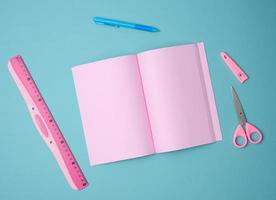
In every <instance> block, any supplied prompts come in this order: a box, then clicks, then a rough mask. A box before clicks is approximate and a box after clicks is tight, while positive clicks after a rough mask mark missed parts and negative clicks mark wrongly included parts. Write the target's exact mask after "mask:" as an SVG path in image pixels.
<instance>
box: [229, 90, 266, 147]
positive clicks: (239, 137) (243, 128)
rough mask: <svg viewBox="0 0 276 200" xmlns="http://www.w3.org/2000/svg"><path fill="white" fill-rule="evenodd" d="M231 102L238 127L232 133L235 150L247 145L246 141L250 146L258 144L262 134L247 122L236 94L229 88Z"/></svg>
mask: <svg viewBox="0 0 276 200" xmlns="http://www.w3.org/2000/svg"><path fill="white" fill-rule="evenodd" d="M231 90H232V96H233V102H234V106H235V109H236V113H237V116H238V120H239V125H238V127H237V128H236V130H235V132H234V137H233V144H234V145H235V146H236V147H237V148H243V147H245V146H246V145H247V143H248V141H249V142H250V143H252V144H258V143H260V142H261V141H262V139H263V134H262V132H261V131H260V130H259V129H258V128H257V127H255V126H254V125H253V124H251V123H249V122H247V120H246V117H245V114H244V112H243V108H242V105H241V102H240V100H239V97H238V95H237V92H236V91H235V89H234V88H233V87H231Z"/></svg>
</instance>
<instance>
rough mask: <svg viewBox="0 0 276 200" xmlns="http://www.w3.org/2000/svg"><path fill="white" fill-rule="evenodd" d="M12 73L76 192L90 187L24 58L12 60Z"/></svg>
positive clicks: (43, 136)
mask: <svg viewBox="0 0 276 200" xmlns="http://www.w3.org/2000/svg"><path fill="white" fill-rule="evenodd" d="M8 68H9V71H10V73H11V75H12V77H13V79H14V80H15V82H16V84H17V86H18V88H19V90H20V92H21V94H22V96H23V98H24V100H25V102H26V104H27V107H28V110H29V112H30V115H31V117H32V119H33V122H34V124H35V125H36V127H37V129H38V131H39V133H40V135H41V137H42V138H43V140H44V141H45V143H46V144H47V145H48V147H49V148H50V150H51V152H52V153H53V155H54V157H55V159H56V160H57V162H58V164H59V166H60V168H61V170H62V172H63V173H64V175H65V177H66V179H67V181H68V183H69V184H70V186H71V187H72V188H73V189H75V190H82V189H84V188H85V187H87V186H88V182H87V181H86V179H85V177H84V175H83V173H82V171H81V169H80V167H79V165H78V163H77V161H76V159H75V157H74V155H73V153H72V152H71V150H70V148H69V146H68V144H67V142H66V141H65V138H64V137H63V135H62V133H61V131H60V129H59V127H58V125H57V123H56V122H55V120H54V118H53V116H52V114H51V112H50V110H49V108H48V106H47V104H46V103H45V101H44V99H43V97H42V95H41V94H40V91H39V89H38V88H37V86H36V84H35V82H34V80H33V78H32V76H31V74H30V72H29V71H28V69H27V66H26V65H25V63H24V61H23V59H22V57H21V56H14V57H13V58H11V59H10V60H9V64H8Z"/></svg>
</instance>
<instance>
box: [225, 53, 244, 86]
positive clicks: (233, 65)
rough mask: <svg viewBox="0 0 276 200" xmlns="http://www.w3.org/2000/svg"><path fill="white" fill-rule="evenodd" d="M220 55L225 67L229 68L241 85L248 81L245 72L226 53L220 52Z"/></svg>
mask: <svg viewBox="0 0 276 200" xmlns="http://www.w3.org/2000/svg"><path fill="white" fill-rule="evenodd" d="M220 55H221V57H222V59H223V60H224V62H225V63H226V65H227V66H228V67H229V69H230V70H231V71H232V73H233V74H234V75H235V77H236V78H237V79H238V80H239V81H240V82H241V83H243V82H244V81H246V80H247V79H248V76H247V75H246V74H245V72H244V71H243V70H242V69H241V68H240V66H239V65H237V63H236V62H235V61H234V60H233V59H232V58H231V57H230V56H229V55H228V54H227V53H226V52H221V53H220Z"/></svg>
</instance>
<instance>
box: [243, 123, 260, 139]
mask: <svg viewBox="0 0 276 200" xmlns="http://www.w3.org/2000/svg"><path fill="white" fill-rule="evenodd" d="M246 134H247V138H248V140H249V142H250V143H252V144H258V143H260V142H261V141H262V139H263V134H262V132H261V131H260V130H259V129H258V128H257V127H255V126H254V125H252V124H250V123H248V122H247V123H246ZM253 134H257V135H258V138H257V139H256V140H254V139H252V135H253Z"/></svg>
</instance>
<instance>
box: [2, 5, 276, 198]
mask: <svg viewBox="0 0 276 200" xmlns="http://www.w3.org/2000/svg"><path fill="white" fill-rule="evenodd" d="M93 16H103V17H110V18H114V19H121V20H126V21H131V22H137V23H142V24H146V25H152V26H156V27H157V28H160V30H161V32H159V33H147V32H142V31H136V30H131V29H123V28H120V29H116V28H112V27H106V26H98V25H95V24H93V23H92V22H91V19H92V17H93ZM275 19H276V1H272V0H271V1H269V0H267V1H249V0H248V1H247V0H245V1H240V0H234V1H219V0H217V1H215V0H210V1H204V0H202V1H198V0H195V1H180V0H179V1H176V0H175V1H173V0H167V1H165V0H164V1H157V0H156V1H148V0H139V1H138V0H137V1H126V0H125V1H115V0H114V1H107V0H84V1H77V0H74V1H65V0H63V1H54V0H52V1H35V0H33V1H28V0H26V1H19V0H18V1H13V0H7V1H4V0H1V2H0V113H1V115H0V125H1V129H0V141H1V144H0V172H1V174H0V199H1V200H13V199H28V200H31V199H40V200H44V199H45V200H46V199H47V200H49V199H66V200H70V199H78V200H80V199H94V200H95V199H97V200H101V199H120V200H124V199H133V200H135V199H137V200H138V199H139V200H140V199H158V200H161V199H212V200H215V199H252V200H253V199H266V200H269V199H275V198H276V190H275V185H276V156H275V152H276V132H275V130H276V124H275V115H276V106H275V102H276V94H275V89H276V79H275V75H276V59H275V58H276V56H275V52H276V46H275V45H276V26H275ZM198 41H204V42H205V45H206V51H207V56H208V62H209V68H210V73H211V78H212V82H213V88H214V92H215V97H216V102H217V108H218V112H219V118H220V122H221V128H222V132H223V141H221V142H218V143H215V144H211V145H205V146H201V147H198V148H191V149H188V150H183V151H177V152H174V153H165V154H159V155H155V156H147V157H143V158H138V159H132V160H128V161H122V162H117V163H113V164H106V165H100V166H96V167H90V166H89V161H88V155H87V151H86V144H85V140H84V135H83V129H82V124H81V119H80V113H79V109H78V104H77V99H76V95H75V89H74V84H73V79H72V74H71V67H72V66H74V65H78V64H82V63H87V62H91V61H94V60H99V59H104V58H108V57H112V56H118V55H124V54H131V53H137V52H140V51H143V50H148V49H153V48H159V47H165V46H171V45H176V44H185V43H192V42H198ZM223 50H225V51H227V52H228V53H229V54H230V55H232V57H233V58H234V59H235V60H236V61H237V62H238V63H239V64H240V65H241V66H242V67H243V69H244V70H245V71H246V72H247V74H248V75H249V77H250V79H249V80H248V81H247V82H246V83H245V84H243V85H241V84H240V83H239V82H238V81H237V80H236V79H235V77H234V76H233V75H232V74H231V72H230V71H229V69H228V68H227V67H226V65H225V64H224V62H223V61H222V59H221V58H220V56H219V53H220V51H223ZM15 54H21V55H22V56H23V57H24V58H25V61H26V63H27V64H28V67H29V70H30V71H31V73H32V75H33V77H34V79H35V80H36V83H37V84H38V86H39V88H40V89H41V92H42V94H43V96H44V98H45V99H46V101H47V103H48V105H49V107H50V109H51V111H52V113H53V115H54V116H55V118H56V121H57V122H58V124H59V125H60V128H61V130H62V131H63V133H64V136H65V137H66V139H67V141H68V143H69V144H70V146H71V148H72V150H73V152H74V153H75V156H76V157H77V159H78V161H79V163H80V165H81V167H82V169H83V171H84V173H85V174H86V176H87V179H88V180H89V182H90V186H89V187H88V188H86V189H85V190H83V191H81V192H77V191H74V190H72V189H71V188H70V187H69V186H68V185H67V183H66V180H65V179H64V177H63V174H62V173H61V171H60V170H59V168H58V166H57V164H56V161H55V160H54V159H53V156H52V154H51V153H50V151H49V150H48V148H47V147H46V145H45V144H44V142H43V140H42V139H41V138H40V136H39V135H38V133H37V131H36V129H35V127H34V125H33V123H32V121H31V118H30V117H29V114H28V112H27V109H26V106H25V103H24V101H23V99H22V97H21V95H20V93H19V92H18V89H17V87H16V85H15V83H14V81H13V80H12V78H11V76H10V74H9V72H8V70H7V61H8V59H9V58H10V57H11V56H13V55H15ZM231 85H233V86H234V87H235V88H236V90H237V92H238V94H239V96H240V98H241V101H242V103H243V106H244V109H245V112H246V114H247V118H248V120H249V121H250V122H252V123H253V124H255V125H256V126H258V127H259V128H260V129H261V130H262V132H263V134H264V140H263V142H262V143H261V144H259V145H248V147H247V148H246V149H243V150H240V149H236V148H234V146H233V145H232V134H233V131H234V129H235V128H236V126H237V119H236V115H235V112H234V107H233V104H232V98H231V93H230V86H231ZM199 123H200V122H199Z"/></svg>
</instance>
